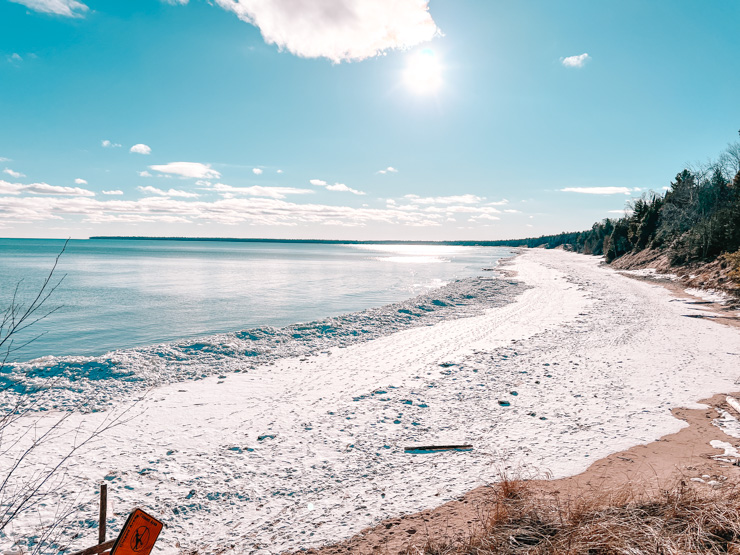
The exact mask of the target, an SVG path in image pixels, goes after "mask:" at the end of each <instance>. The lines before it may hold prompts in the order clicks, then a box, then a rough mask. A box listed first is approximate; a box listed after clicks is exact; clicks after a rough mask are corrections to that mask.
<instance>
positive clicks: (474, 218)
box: [468, 214, 501, 222]
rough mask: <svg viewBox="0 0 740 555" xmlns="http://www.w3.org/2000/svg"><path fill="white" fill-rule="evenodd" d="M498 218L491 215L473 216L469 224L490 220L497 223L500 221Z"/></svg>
mask: <svg viewBox="0 0 740 555" xmlns="http://www.w3.org/2000/svg"><path fill="white" fill-rule="evenodd" d="M500 219H501V218H499V217H498V216H492V215H491V214H480V215H479V216H473V217H472V218H470V219H469V220H468V221H469V222H475V221H477V220H489V221H496V220H500Z"/></svg>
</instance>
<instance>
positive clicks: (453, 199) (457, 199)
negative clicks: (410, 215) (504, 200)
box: [404, 195, 484, 204]
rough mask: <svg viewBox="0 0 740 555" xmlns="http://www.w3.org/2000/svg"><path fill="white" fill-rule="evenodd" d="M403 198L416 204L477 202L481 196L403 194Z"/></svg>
mask: <svg viewBox="0 0 740 555" xmlns="http://www.w3.org/2000/svg"><path fill="white" fill-rule="evenodd" d="M404 198H406V199H409V200H411V201H412V202H414V203H416V204H478V203H479V202H481V201H482V200H484V198H483V197H479V196H476V195H455V196H449V197H420V196H418V195H405V196H404Z"/></svg>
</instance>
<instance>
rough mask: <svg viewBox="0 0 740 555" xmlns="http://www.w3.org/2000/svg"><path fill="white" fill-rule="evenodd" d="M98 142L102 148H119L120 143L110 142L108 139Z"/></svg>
mask: <svg viewBox="0 0 740 555" xmlns="http://www.w3.org/2000/svg"><path fill="white" fill-rule="evenodd" d="M100 144H101V146H102V147H103V148H121V145H119V144H118V143H112V142H110V141H109V140H108V139H105V140H103V141H100Z"/></svg>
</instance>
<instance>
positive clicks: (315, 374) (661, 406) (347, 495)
mask: <svg viewBox="0 0 740 555" xmlns="http://www.w3.org/2000/svg"><path fill="white" fill-rule="evenodd" d="M503 271H504V272H505V274H506V275H505V276H500V277H499V278H494V277H493V276H492V277H491V279H504V280H516V281H518V282H520V283H521V284H523V285H524V286H526V287H521V288H517V289H516V290H512V291H504V292H502V294H504V295H510V297H511V298H509V299H507V303H505V304H502V305H500V306H495V307H492V308H488V309H486V310H484V311H483V312H482V313H480V314H477V315H473V316H470V317H465V318H456V319H453V318H450V319H445V320H443V321H439V322H435V323H430V324H429V325H424V326H420V327H414V328H411V329H403V330H401V331H397V332H395V333H392V334H390V335H385V336H379V337H377V338H374V339H372V340H370V341H366V342H361V343H357V344H351V345H348V346H346V347H332V348H330V349H328V350H325V351H316V352H314V353H307V354H303V355H301V356H298V357H292V358H284V359H279V360H276V361H274V362H271V363H267V364H263V365H258V366H256V367H253V368H251V367H250V368H249V369H248V371H245V372H239V373H224V374H220V375H213V376H208V377H205V378H203V379H200V380H197V381H192V380H191V381H184V382H178V383H170V384H166V385H162V386H157V387H153V388H152V389H150V390H149V391H147V392H146V394H144V395H142V396H141V397H140V398H138V399H133V400H130V399H125V400H122V401H121V402H118V403H114V404H113V406H112V408H110V409H108V410H105V411H101V412H95V413H90V414H74V415H72V416H70V417H69V418H67V420H65V422H64V424H63V430H60V431H59V432H58V433H56V434H55V438H54V439H53V441H51V442H50V443H49V444H48V449H47V451H46V454H45V456H46V457H51V456H54V455H55V454H56V455H57V456H58V455H60V454H62V453H63V452H64V451H65V449H66V448H67V446H68V445H69V441H70V437H71V435H70V434H73V433H74V434H76V437H83V436H84V434H85V433H87V434H89V433H90V431H91V430H94V429H96V428H97V427H99V426H100V424H101V423H102V422H104V421H105V420H106V419H108V420H109V421H110V419H111V418H115V417H116V415H123V416H122V418H123V419H122V420H121V421H119V422H118V425H116V426H115V427H114V428H112V429H110V430H108V431H107V432H106V433H105V434H103V435H101V436H100V437H98V438H96V439H95V440H94V441H92V442H90V443H89V444H87V445H85V446H84V448H83V449H81V450H80V451H78V452H77V453H75V454H74V456H73V457H72V459H71V460H70V462H69V464H68V466H67V469H66V474H65V476H64V480H63V481H60V483H59V484H58V485H57V487H56V497H55V498H52V499H50V500H48V501H47V502H46V504H45V506H43V507H41V508H40V510H39V512H37V513H35V514H34V515H26V516H24V517H23V518H21V519H18V520H17V521H16V522H14V524H13V525H12V527H10V529H6V532H7V533H8V534H9V535H10V536H11V538H15V539H20V538H22V537H28V536H29V535H30V533H31V532H32V531H33V530H34V529H38V527H39V526H41V525H43V524H44V523H45V522H48V520H49V519H51V518H53V515H54V511H56V510H57V505H56V503H57V502H62V503H66V504H68V505H69V504H73V505H75V506H76V507H77V508H78V509H79V511H80V513H79V514H80V515H82V516H79V517H78V518H77V519H76V521H75V522H73V523H70V524H69V525H67V526H66V527H65V528H64V529H63V536H64V538H63V540H62V543H63V544H64V545H70V546H73V547H79V548H82V547H88V546H90V545H93V544H94V543H95V538H96V535H97V531H96V526H97V523H96V521H95V515H96V513H97V506H96V502H97V501H96V498H95V494H96V491H97V487H98V486H97V484H98V483H99V482H100V481H105V482H106V483H108V485H109V499H110V507H109V513H108V514H109V516H110V521H109V522H110V524H109V525H110V528H111V530H114V531H115V530H118V529H119V528H120V526H121V525H122V523H123V520H125V517H126V516H127V515H128V513H129V512H130V510H131V509H132V508H133V507H134V506H141V507H143V508H145V509H146V510H147V511H148V512H151V513H152V514H154V515H157V516H158V517H159V518H161V519H162V520H163V521H164V522H165V525H166V529H165V531H164V532H163V534H162V537H161V539H160V541H159V542H158V544H157V549H156V550H155V552H157V553H179V552H181V551H183V550H197V552H198V553H216V552H219V553H221V552H228V551H229V550H233V552H235V553H280V552H285V551H294V550H297V549H301V548H311V547H319V546H321V545H325V544H329V543H334V542H338V541H342V540H345V539H347V538H349V537H351V536H353V535H354V534H356V533H358V532H359V531H361V530H363V529H365V528H367V527H368V526H372V525H374V524H377V523H378V522H381V521H384V520H386V519H389V518H393V517H397V516H400V515H403V514H409V513H415V512H418V511H422V510H425V509H430V508H432V507H435V506H438V505H442V504H443V503H446V502H449V501H452V500H455V499H458V498H460V496H462V495H463V494H465V493H466V492H468V491H470V490H472V489H474V488H476V487H479V486H484V485H486V484H488V483H490V482H491V481H494V480H496V478H497V477H498V476H500V475H501V473H502V472H518V473H523V474H525V475H529V476H539V477H548V478H556V479H557V478H563V477H567V476H573V475H576V474H579V473H581V472H583V471H584V470H586V469H587V468H588V467H589V466H591V464H592V463H593V462H594V461H596V460H599V459H602V458H604V457H607V456H608V455H610V454H614V453H616V452H619V451H623V450H626V449H629V448H631V447H634V446H636V445H641V444H647V443H649V442H652V441H655V440H657V439H659V438H661V437H663V436H665V435H667V434H673V433H676V432H678V431H679V430H681V429H682V428H684V427H686V425H687V424H686V423H685V422H684V421H682V420H680V419H678V418H676V417H675V416H674V415H673V413H672V412H671V411H672V410H673V409H676V408H678V407H685V408H688V409H698V408H701V406H702V405H700V404H699V401H700V400H702V399H706V398H709V397H711V396H713V395H715V394H718V393H727V392H732V391H736V390H737V389H738V383H739V382H738V380H740V335H739V333H740V331H739V330H738V328H736V327H735V328H734V327H730V326H723V325H719V324H718V323H717V322H716V321H712V320H713V319H712V318H711V317H709V316H711V315H710V314H709V313H707V312H706V311H705V310H704V309H705V305H702V304H695V301H696V299H692V298H690V297H678V296H676V295H675V294H674V293H673V292H671V291H669V290H668V289H666V288H664V287H662V286H661V285H660V284H656V283H652V282H649V281H643V280H636V279H632V278H630V277H628V276H625V275H622V274H620V273H619V272H617V271H616V270H613V269H611V268H609V267H608V266H604V265H603V264H601V259H600V258H597V257H591V256H585V255H579V254H574V253H568V252H564V251H562V250H544V249H527V250H523V251H522V252H521V254H519V255H518V256H517V257H516V258H514V259H513V260H512V261H511V262H509V263H507V264H506V265H505V266H504V267H503ZM47 418H48V419H49V421H51V419H53V418H54V414H50V415H49V417H47ZM24 425H25V426H26V427H27V425H28V422H18V423H17V427H16V428H15V431H16V433H20V430H22V429H23V428H24ZM722 425H723V426H724V427H725V429H727V430H730V431H732V430H734V429H735V428H734V427H735V426H736V425H737V422H736V421H734V419H733V417H732V416H731V415H730V414H729V413H728V414H726V415H725V416H724V417H723V419H722ZM42 427H43V425H42ZM12 432H13V430H11V433H12ZM449 444H454V445H462V444H468V445H471V446H472V450H465V451H451V452H439V453H429V454H410V453H407V452H405V448H413V447H414V446H425V445H449ZM23 445H24V442H23V440H21V441H20V442H19V443H18V444H17V448H18V449H21V448H23ZM718 454H721V450H718ZM75 534H77V536H76V537H74V535H75ZM64 542H67V543H64Z"/></svg>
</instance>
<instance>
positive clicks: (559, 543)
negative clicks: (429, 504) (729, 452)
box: [406, 480, 740, 555]
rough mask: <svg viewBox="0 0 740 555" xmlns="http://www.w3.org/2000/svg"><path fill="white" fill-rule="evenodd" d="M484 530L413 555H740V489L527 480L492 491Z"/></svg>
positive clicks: (428, 545)
mask: <svg viewBox="0 0 740 555" xmlns="http://www.w3.org/2000/svg"><path fill="white" fill-rule="evenodd" d="M491 490H492V496H491V499H490V504H489V505H488V506H486V507H485V508H482V510H484V511H486V514H485V515H484V516H485V518H484V519H483V522H484V524H483V525H482V526H481V528H480V529H479V530H473V531H472V532H471V533H469V534H468V535H467V536H464V537H463V536H460V537H458V538H456V539H454V540H449V539H447V540H444V541H436V540H433V539H430V540H428V541H427V543H426V544H425V545H423V546H422V547H414V548H409V549H408V550H407V551H406V554H407V555H422V554H423V555H452V554H466V555H467V554H469V555H487V554H494V553H495V554H506V553H513V554H525V553H526V554H531V555H535V554H538V555H539V554H558V555H561V554H581V553H583V554H590V555H611V554H614V555H617V554H619V555H628V554H629V555H637V554H648V553H650V554H661V555H673V554H676V555H679V554H689V553H697V554H698V553H702V554H706V553H734V554H740V488H737V487H736V486H734V485H729V484H725V485H724V486H723V487H722V488H721V489H719V490H712V489H711V488H710V487H708V486H706V485H703V484H701V485H698V484H695V483H692V482H685V481H679V482H677V483H676V484H675V486H673V487H671V488H670V489H667V490H662V491H660V492H659V493H657V494H656V493H653V494H650V493H648V492H642V493H640V494H636V493H635V492H634V490H633V489H630V488H623V489H621V490H619V491H615V492H611V493H608V494H602V495H594V494H589V495H576V496H572V497H567V496H566V495H565V494H557V495H555V494H547V493H543V492H542V490H541V489H540V488H534V487H531V486H530V483H529V482H527V481H522V480H503V481H502V482H500V483H498V484H496V485H495V486H493V487H492V488H491Z"/></svg>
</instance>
